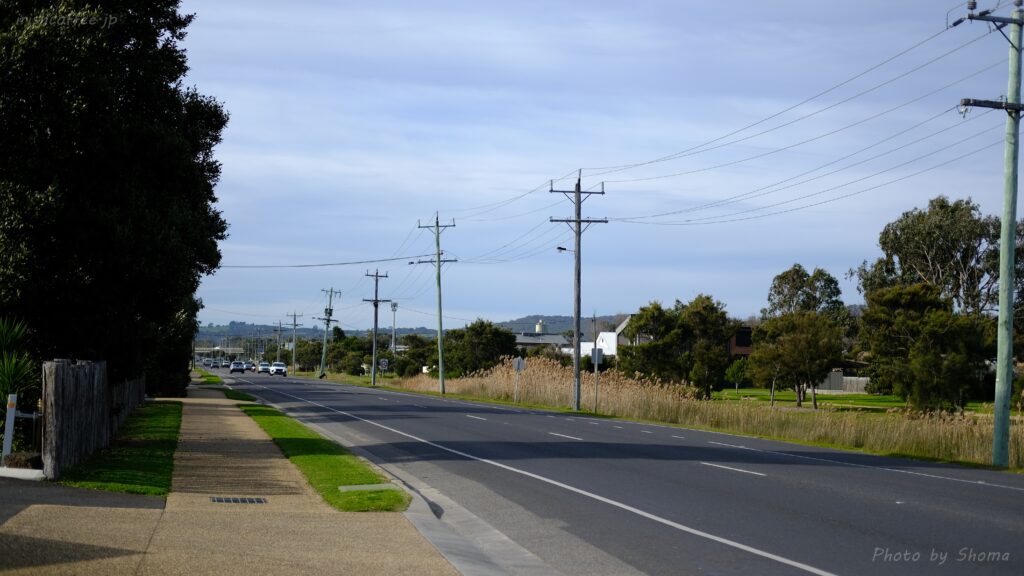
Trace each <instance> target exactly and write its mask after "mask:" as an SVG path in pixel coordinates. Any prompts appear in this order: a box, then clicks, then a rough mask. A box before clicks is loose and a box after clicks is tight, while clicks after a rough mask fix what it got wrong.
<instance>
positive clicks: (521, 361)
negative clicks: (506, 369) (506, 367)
mask: <svg viewBox="0 0 1024 576" xmlns="http://www.w3.org/2000/svg"><path fill="white" fill-rule="evenodd" d="M512 366H513V367H515V369H516V372H517V373H518V372H522V371H523V370H526V358H513V359H512Z"/></svg>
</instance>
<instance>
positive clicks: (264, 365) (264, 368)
mask: <svg viewBox="0 0 1024 576" xmlns="http://www.w3.org/2000/svg"><path fill="white" fill-rule="evenodd" d="M264 372H266V373H267V374H270V362H260V365H259V369H257V370H256V373H257V374H263V373H264Z"/></svg>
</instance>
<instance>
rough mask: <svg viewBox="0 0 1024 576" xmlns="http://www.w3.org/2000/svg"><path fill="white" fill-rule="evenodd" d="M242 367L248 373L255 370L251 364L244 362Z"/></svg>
mask: <svg viewBox="0 0 1024 576" xmlns="http://www.w3.org/2000/svg"><path fill="white" fill-rule="evenodd" d="M242 367H244V368H245V370H246V371H248V372H251V371H254V370H256V367H255V366H253V365H252V362H245V363H244V364H242Z"/></svg>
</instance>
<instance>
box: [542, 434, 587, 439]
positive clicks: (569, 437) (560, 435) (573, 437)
mask: <svg viewBox="0 0 1024 576" xmlns="http://www.w3.org/2000/svg"><path fill="white" fill-rule="evenodd" d="M548 434H551V435H552V436H559V437H561V438H568V439H569V440H583V438H577V437H575V436H566V435H565V434H559V433H558V432H548Z"/></svg>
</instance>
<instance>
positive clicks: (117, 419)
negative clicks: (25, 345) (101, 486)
mask: <svg viewBox="0 0 1024 576" xmlns="http://www.w3.org/2000/svg"><path fill="white" fill-rule="evenodd" d="M145 394H146V381H145V378H139V379H137V380H128V381H125V382H124V383H123V384H117V385H114V386H111V385H110V384H109V383H108V381H107V363H106V362H79V363H77V364H72V363H71V362H70V361H68V360H54V361H52V362H45V363H43V474H44V475H46V477H47V478H49V479H51V480H56V479H58V478H60V474H61V470H63V469H64V468H65V467H68V466H73V465H75V464H77V463H79V462H81V461H83V460H85V459H86V458H88V457H89V456H90V455H92V454H93V453H94V452H95V451H97V450H99V449H101V448H105V447H106V446H108V445H110V441H111V439H112V438H113V437H114V433H115V432H116V431H117V429H118V428H119V427H120V426H121V424H122V423H123V422H124V420H125V418H127V417H128V415H129V414H131V412H132V410H134V409H135V407H136V406H138V405H139V404H140V403H142V401H143V399H145Z"/></svg>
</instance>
